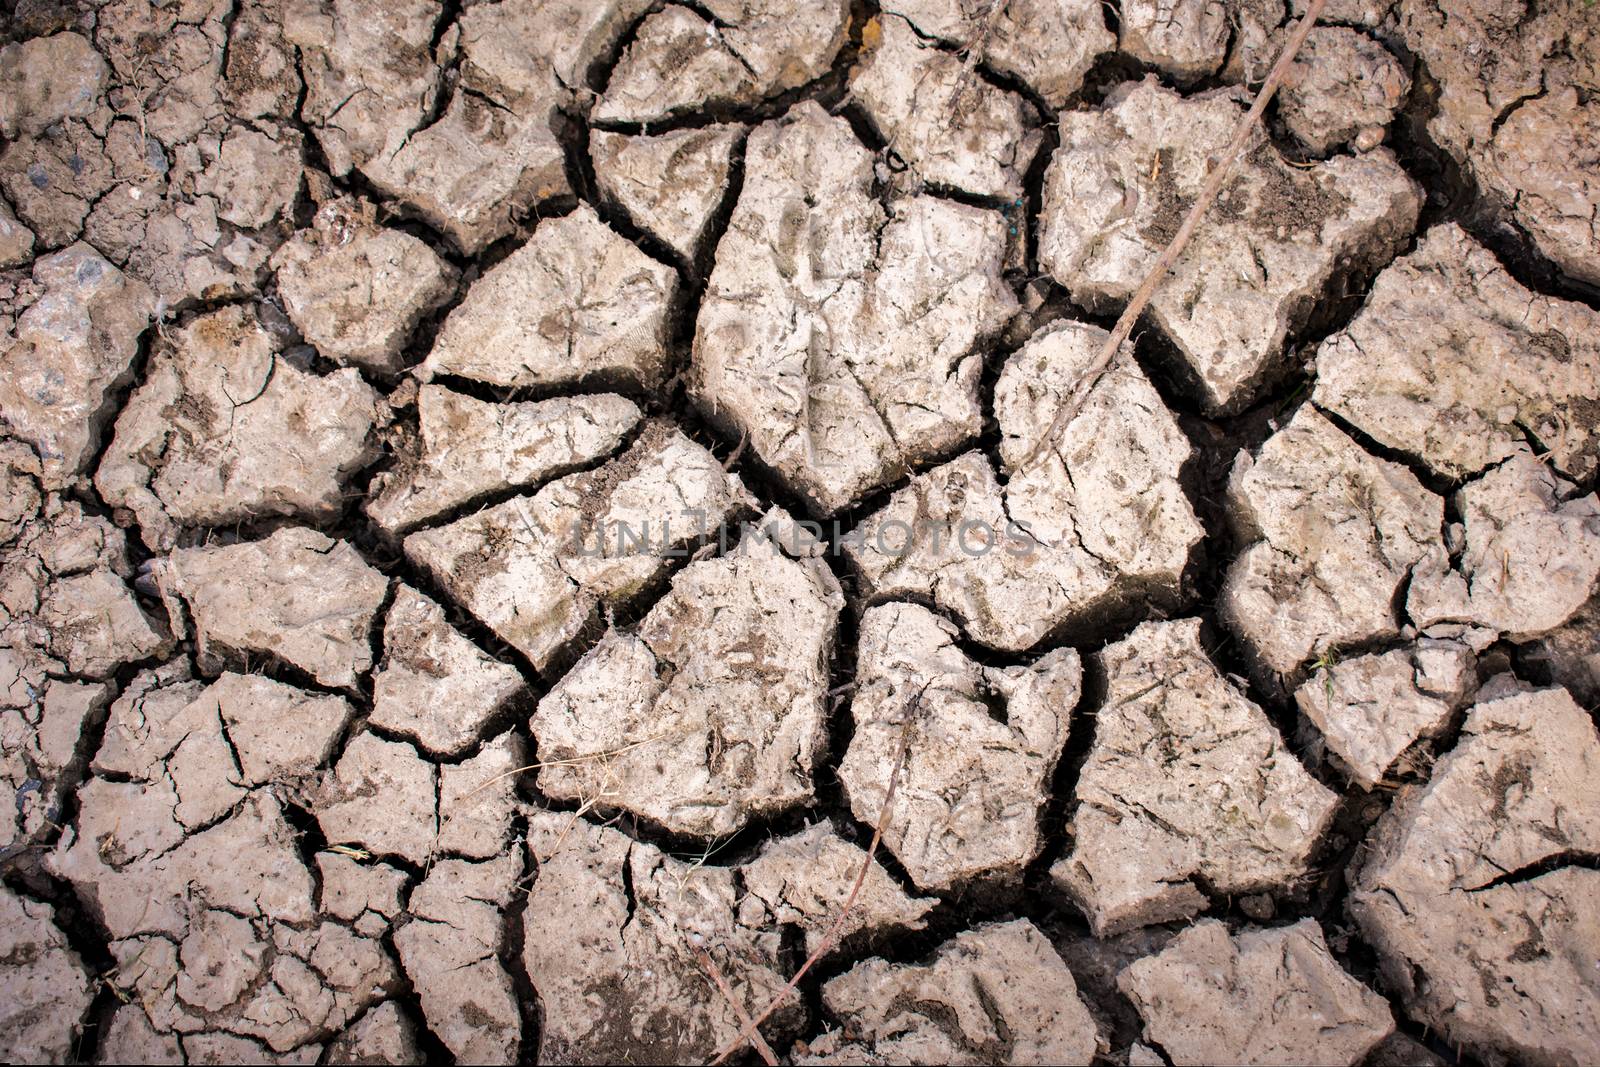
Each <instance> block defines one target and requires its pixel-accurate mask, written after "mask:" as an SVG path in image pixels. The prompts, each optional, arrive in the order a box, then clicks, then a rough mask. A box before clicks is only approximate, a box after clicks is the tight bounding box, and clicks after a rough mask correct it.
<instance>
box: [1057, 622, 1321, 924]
mask: <svg viewBox="0 0 1600 1067" xmlns="http://www.w3.org/2000/svg"><path fill="white" fill-rule="evenodd" d="M1099 656H1100V662H1101V664H1102V665H1103V667H1104V669H1105V672H1106V675H1107V682H1106V698H1105V703H1104V705H1102V707H1101V709H1100V712H1099V715H1098V716H1097V718H1096V720H1095V738H1094V749H1093V750H1092V751H1091V752H1090V753H1089V761H1088V763H1086V764H1085V765H1084V767H1083V771H1082V773H1081V774H1080V776H1079V778H1078V788H1077V791H1076V793H1075V794H1074V797H1075V799H1076V801H1077V810H1076V812H1075V813H1074V814H1073V817H1072V822H1071V826H1070V835H1071V838H1072V841H1073V848H1072V852H1071V853H1070V854H1069V855H1067V856H1065V857H1063V858H1062V859H1061V860H1059V861H1058V862H1057V863H1056V864H1055V866H1054V867H1052V868H1051V869H1050V876H1051V878H1052V880H1053V881H1054V882H1055V883H1056V884H1057V885H1058V886H1059V887H1061V888H1062V889H1064V890H1065V891H1066V892H1067V893H1068V895H1070V896H1071V897H1072V899H1073V901H1074V902H1075V903H1076V904H1077V905H1078V906H1079V907H1080V908H1082V909H1083V911H1084V913H1085V914H1086V915H1087V916H1088V917H1089V924H1090V926H1092V927H1093V929H1094V932H1095V936H1097V937H1104V936H1106V935H1108V934H1112V933H1116V932H1118V931H1121V930H1125V929H1128V928H1130V927H1134V926H1145V925H1148V924H1150V923H1158V922H1168V921H1171V920H1173V919H1181V918H1184V917H1186V916H1189V915H1193V914H1195V913H1196V912H1198V911H1201V910H1203V909H1204V908H1205V907H1206V897H1205V894H1204V893H1203V892H1202V886H1203V887H1204V888H1205V889H1206V890H1208V891H1210V892H1214V893H1222V894H1228V895H1230V896H1238V895H1242V894H1245V893H1255V892H1262V891H1270V890H1273V889H1281V888H1285V887H1286V885H1287V883H1289V882H1291V881H1293V880H1294V879H1296V878H1299V877H1301V876H1303V875H1304V874H1305V873H1306V871H1307V868H1308V866H1309V863H1310V859H1311V854H1312V851H1313V850H1314V849H1315V848H1316V846H1317V842H1318V840H1319V839H1320V838H1321V836H1322V832H1323V830H1324V829H1326V828H1327V826H1328V823H1329V822H1330V821H1331V820H1332V818H1333V811H1334V808H1335V807H1336V806H1337V804H1338V800H1339V798H1338V796H1337V795H1336V794H1334V793H1332V792H1330V791H1329V790H1328V789H1326V788H1324V787H1323V786H1322V785H1321V784H1319V783H1318V782H1317V780H1316V779H1314V778H1312V777H1311V775H1309V774H1307V773H1306V770H1305V768H1303V767H1302V766H1300V763H1299V761H1298V760H1296V759H1295V757H1294V754H1293V753H1291V752H1290V751H1289V750H1288V749H1287V748H1285V747H1284V744H1283V739H1282V738H1281V737H1279V736H1278V731H1277V730H1276V729H1274V728H1273V726H1272V723H1271V722H1269V721H1268V720H1267V717H1266V715H1264V714H1263V713H1262V711H1261V709H1260V708H1258V707H1256V705H1255V704H1253V703H1251V702H1250V701H1249V700H1247V699H1246V698H1245V697H1244V696H1243V695H1242V694H1241V693H1240V692H1239V691H1238V690H1237V689H1235V688H1234V687H1233V686H1232V685H1230V684H1229V683H1228V682H1227V681H1226V680H1224V679H1223V677H1222V675H1221V674H1219V673H1218V672H1217V669H1216V667H1214V666H1212V664H1211V661H1210V659H1209V658H1208V657H1207V656H1206V652H1205V649H1204V647H1203V646H1202V645H1201V643H1200V621H1199V620H1198V619H1185V620H1182V621H1178V622H1160V623H1157V622H1147V623H1143V624H1141V625H1140V626H1139V628H1138V629H1136V630H1135V631H1134V632H1133V633H1132V634H1131V635H1129V636H1128V637H1127V638H1125V639H1124V640H1122V641H1118V642H1116V643H1115V644H1112V645H1108V646H1107V647H1106V648H1105V650H1104V651H1103V652H1101V653H1100V654H1099Z"/></svg>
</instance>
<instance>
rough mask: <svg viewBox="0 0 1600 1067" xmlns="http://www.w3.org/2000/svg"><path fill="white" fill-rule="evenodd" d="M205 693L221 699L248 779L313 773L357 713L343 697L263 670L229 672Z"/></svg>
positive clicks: (218, 704)
mask: <svg viewBox="0 0 1600 1067" xmlns="http://www.w3.org/2000/svg"><path fill="white" fill-rule="evenodd" d="M200 699H202V700H205V701H215V703H216V707H217V712H218V714H219V715H221V717H222V721H223V723H224V724H225V725H226V726H227V730H228V740H229V741H230V742H231V743H232V745H233V748H234V751H235V752H237V753H238V755H239V771H240V780H241V781H242V782H243V783H244V784H245V785H265V784H267V783H268V782H274V781H293V780H295V779H299V778H306V777H309V776H310V775H311V774H312V773H313V772H314V771H315V770H316V769H317V768H319V767H321V766H322V765H323V764H325V763H326V762H327V761H328V758H329V757H330V756H332V755H333V748H334V745H335V744H337V743H338V741H339V739H340V738H341V737H342V736H344V729H345V727H346V726H348V725H349V723H350V718H351V716H352V715H353V711H352V709H351V707H350V702H349V701H347V700H345V699H344V698H343V697H336V696H330V695H326V694H322V693H308V692H306V691H305V690H304V689H296V688H294V687H293V686H289V685H284V684H283V683H282V682H275V681H273V680H272V679H271V678H263V677H261V676H260V675H258V674H248V675H247V674H232V673H228V674H224V675H223V676H222V677H221V678H218V679H217V680H216V681H215V682H212V683H211V685H210V686H209V687H207V689H206V691H205V693H203V694H202V695H201V697H200Z"/></svg>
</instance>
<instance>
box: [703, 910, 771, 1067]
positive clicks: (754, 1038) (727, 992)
mask: <svg viewBox="0 0 1600 1067" xmlns="http://www.w3.org/2000/svg"><path fill="white" fill-rule="evenodd" d="M699 937H700V935H699V934H690V935H689V949H690V951H692V952H693V953H694V958H695V959H696V960H698V961H699V962H700V967H701V969H702V970H704V971H705V972H706V973H707V974H709V975H710V976H711V980H712V981H713V982H715V983H716V984H717V991H718V992H720V993H721V994H722V996H723V999H725V1000H726V1001H727V1002H728V1003H729V1004H731V1005H733V1011H734V1014H735V1015H737V1016H739V1025H740V1026H748V1027H749V1028H750V1041H751V1042H752V1043H753V1044H754V1045H755V1047H756V1051H757V1052H759V1053H761V1059H762V1060H763V1061H765V1062H766V1064H767V1067H778V1057H777V1056H775V1055H773V1053H772V1046H771V1045H769V1044H767V1039H766V1038H764V1037H762V1036H761V1032H760V1031H759V1030H757V1029H756V1024H755V1023H753V1022H751V1021H750V1013H749V1012H748V1011H745V1010H744V1005H743V1004H742V1003H740V1001H739V998H738V997H736V996H734V995H733V990H732V989H730V988H729V987H728V981H727V979H725V978H723V977H722V968H721V967H718V966H717V961H716V960H714V959H712V958H711V954H710V953H709V952H707V951H706V950H705V949H704V948H702V947H701V946H700V943H699V940H698V939H699Z"/></svg>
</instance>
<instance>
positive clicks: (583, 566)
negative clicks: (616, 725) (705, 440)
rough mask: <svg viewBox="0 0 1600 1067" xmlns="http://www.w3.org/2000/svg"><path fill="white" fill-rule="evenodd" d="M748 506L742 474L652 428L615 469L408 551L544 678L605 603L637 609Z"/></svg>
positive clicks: (473, 518) (414, 540)
mask: <svg viewBox="0 0 1600 1067" xmlns="http://www.w3.org/2000/svg"><path fill="white" fill-rule="evenodd" d="M749 506H750V497H749V495H748V494H747V493H746V492H745V489H744V486H743V484H742V483H741V482H740V481H739V478H738V476H737V475H732V474H729V473H727V472H726V471H725V470H723V467H722V464H721V463H720V462H719V461H718V460H717V458H716V457H715V456H714V455H712V454H711V453H710V452H709V451H708V450H706V449H705V448H702V447H701V446H700V445H698V444H695V443H694V442H693V441H691V440H689V439H688V438H687V437H685V436H684V435H683V433H682V432H681V431H679V430H676V429H674V428H673V427H672V425H671V424H670V423H666V422H653V423H651V424H650V425H649V426H648V427H647V428H646V429H645V431H644V432H643V433H642V434H641V435H640V436H639V439H638V440H637V441H635V442H634V444H633V446H632V447H631V448H630V449H628V451H626V452H624V453H623V454H622V455H620V456H618V457H617V458H616V459H614V460H612V461H611V462H609V463H607V464H606V465H604V466H602V467H599V468H596V469H595V470H592V471H587V472H585V473H582V474H573V475H569V476H567V477H565V478H562V479H560V480H558V481H555V482H552V483H550V484H549V485H547V486H545V487H544V488H543V489H541V490H539V492H538V493H536V494H534V495H533V496H531V497H517V498H514V499H512V500H508V501H506V502H505V503H503V504H499V505H496V506H495V507H491V508H487V509H485V510H483V511H480V512H477V513H476V514H473V515H469V516H467V517H465V518H462V519H457V520H456V521H455V522H453V523H450V524H449V525H446V526H439V527H435V528H433V529H429V530H423V531H421V532H419V533H414V534H412V535H411V536H410V537H407V538H406V540H405V552H406V556H407V557H408V558H409V559H411V560H412V561H413V562H415V563H418V564H419V565H421V566H424V567H426V568H427V569H428V570H429V571H431V572H432V573H433V576H434V577H435V579H436V580H438V582H439V583H440V584H441V585H442V586H443V587H444V588H445V590H446V591H447V592H448V593H449V594H450V595H451V596H452V597H453V598H455V599H456V600H457V601H459V602H460V603H461V605H462V606H463V607H465V608H466V609H467V610H468V611H470V612H471V613H472V614H473V615H474V616H476V617H477V618H478V619H479V620H480V621H481V622H483V623H484V624H485V625H486V626H489V627H490V628H491V629H493V630H494V631H495V633H496V634H498V635H499V636H500V637H501V638H502V639H503V640H505V641H506V642H507V643H508V644H510V645H511V646H512V647H513V648H515V649H517V650H518V651H519V652H521V653H522V654H523V655H525V656H527V657H528V658H529V659H530V660H532V661H533V665H534V667H535V668H536V669H538V670H540V671H543V670H545V669H546V668H548V667H549V666H550V665H551V664H552V663H553V662H555V661H556V660H557V659H559V658H560V657H561V656H563V655H565V654H566V653H567V651H568V650H569V648H570V647H571V646H572V644H573V642H574V641H576V640H577V639H578V638H579V637H580V636H581V635H582V634H583V633H584V631H585V629H586V628H587V627H589V626H590V625H592V624H593V623H595V622H596V621H597V620H598V619H599V615H600V610H601V607H602V606H603V605H613V606H614V605H621V604H626V603H628V602H629V601H630V600H632V599H633V598H634V597H636V596H637V595H638V594H639V593H640V592H641V591H643V590H645V589H647V588H649V587H650V586H652V585H653V584H654V583H655V582H656V581H658V580H659V579H660V578H661V577H662V576H664V575H665V574H666V572H667V570H668V568H669V567H670V566H671V565H672V561H673V559H674V558H676V557H681V556H686V555H687V554H688V553H687V547H686V546H688V545H690V544H692V543H694V542H695V541H696V540H697V539H698V538H700V537H703V536H706V535H707V534H710V535H711V536H716V531H717V529H718V527H719V526H720V525H721V524H722V523H724V522H727V521H729V520H730V519H733V518H736V517H738V516H739V515H741V514H743V513H745V512H746V511H747V510H748V509H749Z"/></svg>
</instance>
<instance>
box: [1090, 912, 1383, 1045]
mask: <svg viewBox="0 0 1600 1067" xmlns="http://www.w3.org/2000/svg"><path fill="white" fill-rule="evenodd" d="M1117 985H1118V987H1119V988H1120V989H1121V990H1122V992H1123V993H1124V994H1125V995H1126V996H1127V997H1129V998H1130V999H1131V1000H1132V1001H1133V1004H1134V1007H1135V1008H1137V1009H1138V1011H1139V1014H1140V1016H1141V1017H1142V1018H1143V1019H1144V1032H1145V1036H1146V1038H1148V1039H1149V1040H1152V1041H1155V1042H1158V1043H1159V1044H1160V1046H1161V1048H1162V1049H1163V1050H1165V1052H1166V1054H1167V1055H1168V1056H1169V1057H1171V1059H1172V1062H1173V1063H1174V1064H1206V1063H1236V1064H1274V1063H1315V1064H1327V1065H1329V1067H1353V1065H1354V1064H1357V1063H1361V1062H1362V1061H1363V1060H1365V1058H1366V1056H1367V1054H1368V1053H1369V1052H1370V1051H1372V1049H1373V1048H1374V1047H1375V1046H1376V1045H1377V1044H1378V1043H1379V1042H1381V1041H1382V1040H1383V1039H1384V1038H1386V1037H1387V1036H1388V1035H1389V1034H1390V1032H1391V1031H1393V1030H1394V1018H1393V1016H1392V1015H1391V1014H1390V1012H1389V1005H1388V1003H1387V1002H1386V1001H1384V999H1383V998H1382V997H1380V996H1379V995H1378V994H1376V993H1374V992H1373V991H1372V990H1370V989H1368V988H1367V987H1366V986H1364V985H1362V984H1361V983H1360V982H1358V981H1356V980H1355V979H1354V978H1352V977H1350V976H1349V975H1348V974H1346V973H1345V971H1344V970H1343V968H1341V967H1340V966H1339V964H1338V963H1336V962H1335V961H1334V959H1333V956H1332V954H1330V953H1329V951H1328V945H1327V943H1326V942H1325V941H1324V940H1323V937H1322V927H1320V926H1318V925H1317V923H1316V921H1315V920H1313V919H1301V920H1300V921H1299V922H1297V923H1295V924H1294V925H1293V926H1285V927H1278V928H1275V929H1271V930H1250V929H1247V930H1244V931H1242V932H1240V933H1239V934H1238V935H1236V936H1230V935H1229V933H1228V928H1227V927H1226V926H1224V925H1223V924H1222V923H1220V922H1218V921H1217V920H1215V919H1206V920H1203V921H1201V922H1198V923H1196V924H1195V925H1193V926H1191V927H1189V928H1188V929H1187V930H1185V931H1184V932H1183V933H1181V934H1179V935H1178V937H1177V938H1175V939H1174V940H1173V941H1172V942H1171V943H1169V944H1168V945H1167V947H1166V948H1165V949H1163V950H1162V951H1161V952H1160V953H1159V954H1158V955H1155V956H1147V957H1146V958H1144V959H1142V960H1138V961H1137V962H1135V963H1134V964H1132V965H1131V966H1130V967H1128V969H1127V970H1125V971H1123V972H1122V974H1120V975H1119V976H1118V978H1117Z"/></svg>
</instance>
